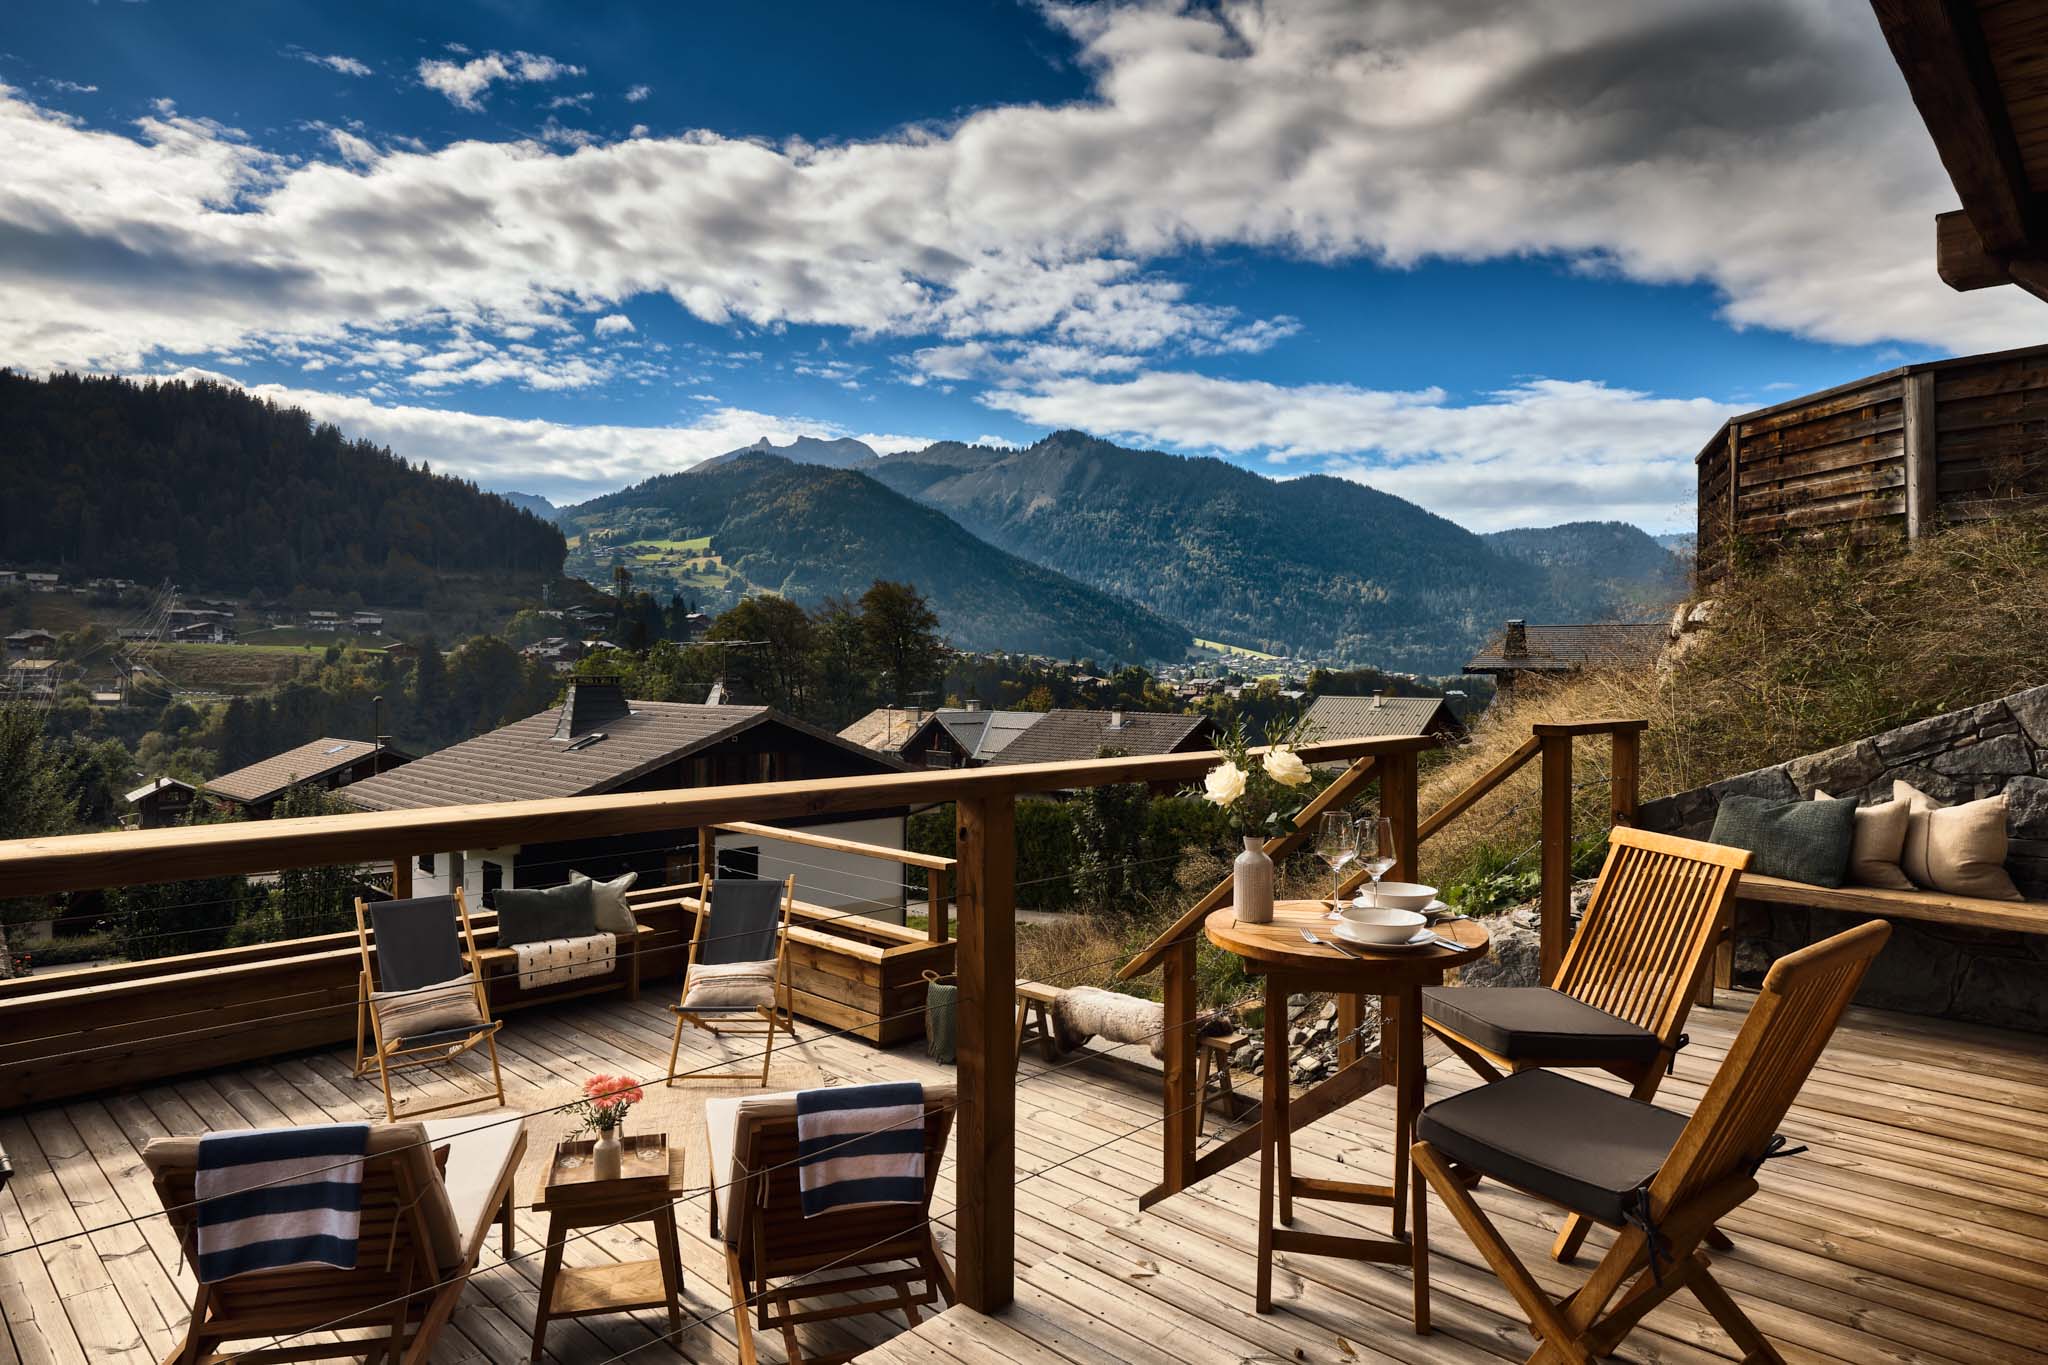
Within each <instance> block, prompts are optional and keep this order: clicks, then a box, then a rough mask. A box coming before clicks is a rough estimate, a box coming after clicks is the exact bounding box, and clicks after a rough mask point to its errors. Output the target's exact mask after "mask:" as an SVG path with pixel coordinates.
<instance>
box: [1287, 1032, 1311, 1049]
mask: <svg viewBox="0 0 2048 1365" xmlns="http://www.w3.org/2000/svg"><path fill="white" fill-rule="evenodd" d="M1287 1041H1288V1042H1290V1043H1292V1044H1294V1045H1295V1046H1296V1047H1300V1046H1301V1045H1302V1044H1303V1043H1305V1042H1307V1041H1308V1030H1307V1029H1305V1028H1298V1029H1295V1030H1294V1031H1293V1032H1292V1033H1289V1034H1288V1035H1287Z"/></svg>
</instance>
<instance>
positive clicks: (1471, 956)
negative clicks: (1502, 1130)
mask: <svg viewBox="0 0 2048 1365" xmlns="http://www.w3.org/2000/svg"><path fill="white" fill-rule="evenodd" d="M1329 908H1330V907H1329V902H1328V901H1282V902H1280V903H1279V904H1278V905H1276V906H1275V907H1274V908H1273V922H1272V923H1270V924H1240V923H1238V922H1237V912H1236V911H1235V910H1234V909H1232V908H1231V907H1230V906H1227V905H1226V906H1224V907H1223V908H1222V909H1220V910H1217V911H1215V912H1214V913H1212V914H1211V915H1210V916H1209V918H1208V919H1207V920H1206V921H1205V922H1204V925H1203V928H1204V930H1205V932H1207V934H1208V936H1209V941H1210V942H1211V943H1214V944H1215V945H1216V946H1217V947H1219V948H1222V949H1223V950H1225V951H1226V952H1231V953H1235V954H1236V955H1237V956H1238V957H1240V958H1242V959H1243V960H1244V965H1245V970H1246V971H1248V972H1250V973H1252V974H1254V975H1261V976H1264V977H1265V978H1266V983H1265V1011H1266V1060H1265V1068H1264V1094H1263V1095H1262V1097H1261V1105H1260V1109H1259V1250H1258V1256H1259V1265H1258V1275H1257V1281H1256V1288H1255V1291H1254V1296H1253V1306H1254V1307H1255V1308H1256V1309H1257V1310H1258V1311H1259V1312H1261V1313H1270V1312H1272V1311H1273V1253H1274V1252H1276V1251H1291V1252H1294V1253H1296V1254H1303V1255H1311V1256H1339V1257H1344V1258H1346V1259H1349V1260H1354V1261H1380V1262H1388V1263H1392V1264H1395V1265H1408V1264H1412V1263H1413V1261H1414V1258H1415V1256H1416V1255H1417V1251H1416V1249H1415V1246H1414V1243H1413V1242H1412V1241H1411V1239H1410V1238H1409V1235H1408V1200H1409V1195H1410V1190H1409V1177H1408V1145H1409V1143H1410V1142H1411V1141H1412V1140H1413V1139H1414V1134H1415V1114H1416V1111H1417V1110H1418V1109H1419V1108H1421V1101H1422V988H1423V987H1424V986H1435V985H1440V984H1441V983H1442V982H1443V979H1444V973H1445V972H1447V971H1449V970H1450V969H1451V968H1453V967H1463V966H1465V965H1466V964H1468V963H1472V962H1477V961H1478V960H1479V959H1481V958H1483V957H1485V956H1486V954H1487V950H1488V948H1489V946H1490V945H1489V940H1488V938H1487V935H1486V931H1485V930H1484V929H1482V928H1480V927H1479V926H1478V925H1477V924H1474V923H1472V922H1471V921H1469V920H1467V921H1460V922H1458V923H1455V924H1444V925H1440V926H1438V928H1437V931H1436V932H1437V934H1438V936H1439V937H1440V938H1441V939H1443V940H1445V942H1444V943H1443V944H1441V945H1437V946H1431V947H1426V948H1414V949H1406V950H1401V951H1391V950H1387V951H1374V950H1372V949H1369V948H1366V949H1362V950H1361V952H1360V953H1359V954H1358V955H1353V954H1352V953H1347V952H1345V951H1343V950H1342V949H1338V948H1334V947H1319V946H1317V945H1316V944H1313V943H1309V942H1307V941H1306V940H1304V939H1303V938H1302V936H1301V931H1302V930H1303V929H1305V928H1306V929H1309V930H1312V931H1313V932H1314V933H1316V934H1317V935H1318V936H1319V937H1322V938H1324V939H1334V938H1335V937H1336V935H1335V932H1334V930H1335V925H1334V924H1333V923H1332V922H1331V920H1330V918H1329ZM1298 991H1331V992H1335V993H1338V994H1346V993H1351V994H1358V995H1377V996H1379V997H1380V1067H1379V1072H1380V1074H1379V1077H1378V1082H1377V1084H1376V1085H1373V1086H1369V1087H1367V1089H1369V1090H1370V1089H1377V1088H1378V1087H1379V1086H1380V1085H1386V1084H1389V1083H1391V1084H1392V1085H1393V1086H1394V1180H1393V1183H1392V1184H1391V1185H1366V1184H1359V1183H1355V1182H1351V1181H1340V1180H1324V1179H1313V1180H1311V1179H1306V1178H1304V1177H1300V1176H1297V1175H1295V1174H1294V1160H1293V1151H1294V1142H1293V1136H1292V1134H1293V1131H1294V1125H1293V1123H1292V1122H1290V1121H1289V1116H1288V1108H1289V1098H1290V1097H1289V1093H1288V1075H1289V1068H1288V1065H1287V1026H1288V1020H1287V997H1288V996H1290V995H1292V994H1294V993H1296V992H1298ZM1360 1064H1361V1065H1362V1064H1363V1063H1360ZM1333 1083H1334V1082H1332V1081H1325V1082H1324V1084H1325V1085H1330V1084H1333ZM1420 1188H1421V1187H1420V1186H1419V1185H1417V1186H1416V1190H1417V1191H1418V1192H1419V1191H1420ZM1276 1197H1277V1202H1278V1204H1279V1222H1280V1226H1279V1227H1275V1226H1274V1225H1273V1224H1274V1217H1273V1215H1274V1208H1273V1206H1274V1204H1275V1202H1276ZM1297 1199H1330V1200H1336V1201H1338V1202H1340V1203H1346V1204H1367V1205H1375V1206H1377V1207H1379V1208H1384V1209H1389V1210H1391V1211H1392V1220H1391V1221H1392V1223H1393V1228H1392V1234H1393V1235H1392V1236H1390V1237H1387V1238H1384V1239H1382V1238H1377V1237H1337V1236H1331V1235H1328V1234H1324V1233H1307V1232H1296V1231H1294V1230H1293V1229H1292V1228H1291V1227H1289V1226H1288V1225H1289V1224H1291V1223H1293V1222H1294V1201H1295V1200H1297ZM1415 1212H1416V1218H1417V1221H1418V1222H1419V1221H1420V1220H1421V1214H1422V1208H1421V1204H1420V1202H1419V1200H1418V1202H1417V1204H1416V1208H1415ZM1420 1282H1421V1281H1420V1277H1418V1284H1419V1283H1420ZM1416 1302H1417V1309H1418V1312H1419V1311H1420V1307H1421V1296H1420V1290H1418V1291H1417V1300H1416Z"/></svg>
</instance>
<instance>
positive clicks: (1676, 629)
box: [1664, 602, 1685, 640]
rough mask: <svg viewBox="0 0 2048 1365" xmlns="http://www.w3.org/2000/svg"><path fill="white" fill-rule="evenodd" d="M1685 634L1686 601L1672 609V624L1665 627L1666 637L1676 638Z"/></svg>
mask: <svg viewBox="0 0 2048 1365" xmlns="http://www.w3.org/2000/svg"><path fill="white" fill-rule="evenodd" d="M1683 634H1685V603H1683V602H1680V603H1679V604H1678V605H1677V606H1675V607H1673V608H1672V609H1671V624H1670V625H1668V626H1666V627H1665V628H1664V635H1665V638H1666V639H1671V640H1676V639H1677V638H1678V637H1679V636H1681V635H1683Z"/></svg>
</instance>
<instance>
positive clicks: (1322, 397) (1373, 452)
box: [982, 371, 1744, 530]
mask: <svg viewBox="0 0 2048 1365" xmlns="http://www.w3.org/2000/svg"><path fill="white" fill-rule="evenodd" d="M982 401H984V402H985V403H987V404H988V405H989V406H991V407H994V408H998V409H1000V410H1002V411H1005V412H1011V413H1014V414H1016V415H1017V416H1018V417H1020V418H1022V419H1023V420H1025V421H1027V422H1030V423H1032V424H1034V425H1038V426H1047V427H1079V428H1082V429H1085V430H1088V431H1094V432H1099V433H1103V434H1105V435H1114V436H1118V437H1122V438H1124V439H1126V440H1132V441H1138V442H1142V443H1147V444H1165V445H1170V446H1175V447H1178V448H1180V449H1183V450H1213V451H1220V452H1225V453H1229V454H1235V455H1245V454H1263V455H1266V456H1269V457H1270V458H1272V459H1274V460H1276V461H1279V462H1281V463H1282V464H1287V465H1301V466H1309V468H1303V469H1302V470H1301V471H1300V472H1304V473H1306V472H1313V471H1316V470H1320V471H1323V472H1328V473H1333V474H1341V475H1343V476H1345V477H1347V478H1354V479H1357V480H1359V481H1360V482H1362V483H1369V484H1371V485H1372V486H1373V487H1375V488H1379V489H1383V490H1385V491H1386V492H1389V493H1394V494H1397V495H1399V496H1401V497H1404V498H1408V499H1410V500H1411V501H1414V502H1417V503H1420V504H1422V505H1423V506H1425V507H1427V508H1429V509H1430V510H1432V511H1434V512H1438V513H1440V514H1442V515H1444V516H1448V517H1451V518H1452V519H1454V520H1456V521H1458V522H1461V523H1463V524H1465V525H1467V526H1470V527H1472V528H1473V529H1475V530H1497V529H1500V528H1503V527H1508V526H1529V525H1548V524H1551V523H1554V522H1559V521H1579V520H1589V519H1590V520H1609V519H1620V520H1624V521H1634V522H1637V523H1639V524H1642V525H1646V526H1651V527H1657V528H1664V527H1671V526H1678V525H1682V524H1689V522H1690V519H1691V510H1690V509H1691V506H1692V500H1693V495H1694V488H1695V479H1694V474H1693V465H1692V460H1693V456H1695V455H1696V454H1698V453H1699V449H1700V446H1701V445H1702V444H1704V443H1705V441H1706V440H1707V439H1708V438H1709V437H1710V436H1712V435H1713V433H1714V430H1715V428H1716V427H1718V426H1719V425H1720V424H1721V423H1722V422H1723V421H1725V420H1726V419H1727V418H1728V417H1730V416H1732V415H1734V414H1735V413H1737V412H1740V411H1743V410H1744V409H1743V406H1741V405H1737V404H1732V403H1721V402H1716V401H1714V400H1712V399H1707V398H1658V397H1654V396H1652V395H1650V394H1646V393H1640V392H1636V391H1633V390H1629V389H1617V388H1610V387H1608V386H1607V385H1605V384H1601V383H1598V382H1594V381H1587V380H1580V381H1565V380H1552V379H1531V380H1528V381H1526V382H1524V383H1521V384H1518V385H1516V386H1515V387H1513V388H1509V389H1504V390H1501V391H1499V392H1496V393H1490V394H1487V395H1485V396H1484V397H1483V398H1481V399H1480V400H1479V401H1476V402H1468V403H1454V402H1452V401H1451V399H1450V397H1449V395H1447V394H1446V393H1444V392H1443V391H1442V390H1441V389H1421V390H1412V391H1393V390H1378V389H1365V388H1359V387H1356V386H1353V385H1349V384H1301V385H1282V384H1270V383H1265V382H1262V381H1255V380H1232V379H1216V378H1212V377H1209V376H1206V375H1199V374H1189V373H1184V372H1176V371H1148V372H1146V373H1143V374H1140V375H1138V376H1136V377H1135V378H1133V379H1129V380H1124V381H1120V382H1104V381H1101V380H1096V379H1090V378H1083V377H1069V378H1063V379H1056V380H1052V381H1048V382H1045V383H1042V384H1040V385H1038V386H1036V387H1034V388H1031V389H1013V390H1000V389H999V390H994V391H991V392H990V393H988V394H986V395H984V397H983V400H982Z"/></svg>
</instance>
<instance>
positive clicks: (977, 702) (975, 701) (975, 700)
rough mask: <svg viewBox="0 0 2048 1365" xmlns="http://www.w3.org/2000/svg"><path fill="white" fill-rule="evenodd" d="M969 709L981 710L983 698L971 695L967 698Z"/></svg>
mask: <svg viewBox="0 0 2048 1365" xmlns="http://www.w3.org/2000/svg"><path fill="white" fill-rule="evenodd" d="M967 709H968V710H970V711H979V710H980V709H981V698H980V697H969V698H968V699H967Z"/></svg>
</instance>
